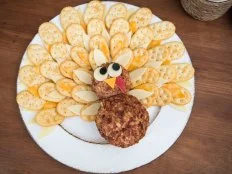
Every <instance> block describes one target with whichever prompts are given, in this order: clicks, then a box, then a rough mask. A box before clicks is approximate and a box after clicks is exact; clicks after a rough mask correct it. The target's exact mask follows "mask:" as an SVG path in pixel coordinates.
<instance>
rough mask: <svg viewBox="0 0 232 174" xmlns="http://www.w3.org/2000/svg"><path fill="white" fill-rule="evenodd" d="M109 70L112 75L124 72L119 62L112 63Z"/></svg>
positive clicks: (115, 75)
mask: <svg viewBox="0 0 232 174" xmlns="http://www.w3.org/2000/svg"><path fill="white" fill-rule="evenodd" d="M108 72H109V75H110V76H111V77H118V76H120V75H121V74H122V67H121V66H120V65H119V64H118V63H111V64H110V65H109V66H108Z"/></svg>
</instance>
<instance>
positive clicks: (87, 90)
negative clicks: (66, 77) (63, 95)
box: [72, 85, 98, 104]
mask: <svg viewBox="0 0 232 174" xmlns="http://www.w3.org/2000/svg"><path fill="white" fill-rule="evenodd" d="M80 93H81V94H80ZM80 95H81V97H80ZM72 97H73V99H74V100H76V101H77V102H79V103H83V104H86V103H91V102H94V101H97V100H98V97H97V95H96V93H95V92H94V91H93V90H92V88H91V87H90V86H84V85H77V86H76V87H75V88H73V90H72Z"/></svg>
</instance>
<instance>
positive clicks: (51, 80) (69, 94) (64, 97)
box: [17, 1, 194, 127]
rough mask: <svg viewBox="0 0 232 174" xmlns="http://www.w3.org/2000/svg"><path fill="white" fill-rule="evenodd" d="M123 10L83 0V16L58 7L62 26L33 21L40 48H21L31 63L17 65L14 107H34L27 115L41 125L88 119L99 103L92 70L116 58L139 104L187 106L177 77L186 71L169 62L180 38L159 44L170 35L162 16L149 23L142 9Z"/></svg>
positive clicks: (180, 49) (188, 68) (188, 72)
mask: <svg viewBox="0 0 232 174" xmlns="http://www.w3.org/2000/svg"><path fill="white" fill-rule="evenodd" d="M128 14H129V11H128V9H127V7H126V6H125V5H124V4H123V3H116V4H114V5H112V6H111V7H110V9H109V10H108V11H107V12H106V8H105V5H104V4H103V3H102V2H100V1H91V2H89V3H88V5H87V7H86V9H85V12H84V14H82V13H81V12H80V11H78V10H77V9H75V8H74V7H65V8H64V9H62V11H61V13H60V16H59V17H60V23H61V26H62V28H63V31H60V30H59V28H58V27H57V26H56V25H55V24H54V23H52V22H45V23H43V24H41V25H40V27H39V31H38V32H39V36H40V38H41V40H42V41H43V45H39V44H31V45H29V46H28V48H27V58H28V59H29V60H30V62H31V64H28V65H25V66H23V67H21V68H20V70H19V79H20V81H21V82H22V83H24V84H25V85H26V86H27V89H26V90H23V91H21V92H19V93H18V94H17V103H18V104H19V106H20V107H22V108H24V109H27V110H33V111H37V114H36V115H35V120H36V122H37V123H38V124H39V125H41V126H45V127H47V126H53V125H58V124H60V123H62V122H63V121H64V119H65V118H67V117H73V116H80V118H82V119H83V120H86V121H94V120H95V116H96V115H97V113H98V110H99V108H100V107H101V104H100V103H101V102H100V100H99V98H98V96H97V95H96V93H95V92H94V91H93V89H92V86H91V84H92V81H93V78H94V75H93V74H94V73H93V71H94V70H95V69H96V68H97V67H98V66H100V65H101V64H102V63H104V62H116V63H118V64H120V65H121V66H123V67H124V68H125V69H127V71H129V74H130V80H131V82H132V86H131V90H130V91H129V92H128V94H130V95H133V96H135V97H137V99H139V100H140V101H141V103H142V104H143V105H144V106H145V107H147V108H148V107H151V106H164V105H169V104H171V103H172V104H175V105H186V104H188V103H189V102H190V101H191V98H192V97H191V94H190V92H189V91H188V90H187V89H186V88H184V87H182V86H180V85H178V84H177V82H183V81H188V80H189V79H191V78H192V77H193V76H194V68H193V67H192V65H191V64H188V63H173V62H172V61H174V60H177V59H180V58H182V57H183V55H184V53H185V47H184V45H183V43H181V42H166V43H164V40H166V39H168V38H170V37H172V36H173V35H174V34H175V26H174V25H173V23H171V22H169V21H161V22H156V23H151V19H152V12H151V10H150V9H148V8H139V9H138V10H136V11H134V12H133V13H132V14H130V15H128Z"/></svg>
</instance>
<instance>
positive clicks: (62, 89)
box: [56, 78, 76, 97]
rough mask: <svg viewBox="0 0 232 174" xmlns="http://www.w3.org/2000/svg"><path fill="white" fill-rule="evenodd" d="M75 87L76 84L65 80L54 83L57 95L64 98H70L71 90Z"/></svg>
mask: <svg viewBox="0 0 232 174" xmlns="http://www.w3.org/2000/svg"><path fill="white" fill-rule="evenodd" d="M75 86H76V83H75V82H74V81H73V80H71V79H67V78H63V79H60V80H58V81H57V82H56V89H57V91H58V92H59V93H61V94H62V95H64V96H67V97H71V96H72V95H71V93H72V90H73V88H74V87H75Z"/></svg>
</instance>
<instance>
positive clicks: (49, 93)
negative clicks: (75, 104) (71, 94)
mask: <svg viewBox="0 0 232 174" xmlns="http://www.w3.org/2000/svg"><path fill="white" fill-rule="evenodd" d="M38 92H39V96H40V97H41V98H42V99H44V100H46V101H51V102H60V101H61V100H63V99H64V98H65V96H64V95H62V94H60V93H59V92H58V91H57V89H56V85H55V84H54V83H52V82H46V83H44V84H42V85H41V86H40V87H39V89H38Z"/></svg>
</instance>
